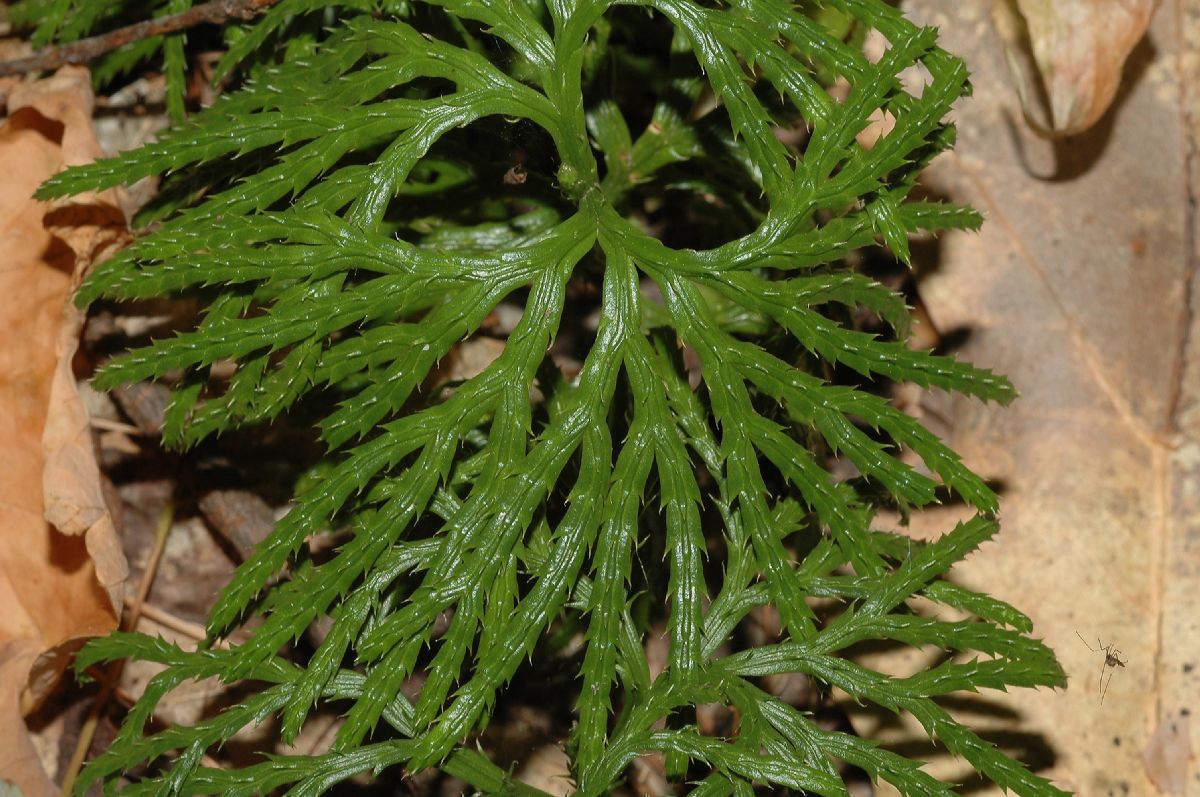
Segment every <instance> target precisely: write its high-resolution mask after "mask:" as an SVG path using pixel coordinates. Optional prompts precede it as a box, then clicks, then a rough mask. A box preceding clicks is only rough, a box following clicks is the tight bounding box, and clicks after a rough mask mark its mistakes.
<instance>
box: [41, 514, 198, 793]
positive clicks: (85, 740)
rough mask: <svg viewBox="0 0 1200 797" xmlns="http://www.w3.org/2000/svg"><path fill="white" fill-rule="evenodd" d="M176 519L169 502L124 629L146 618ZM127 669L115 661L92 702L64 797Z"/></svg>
mask: <svg viewBox="0 0 1200 797" xmlns="http://www.w3.org/2000/svg"><path fill="white" fill-rule="evenodd" d="M174 517H175V507H174V506H173V505H172V504H170V503H168V504H167V505H166V506H165V507H163V511H162V514H161V515H159V517H158V526H157V527H156V528H155V529H154V548H153V549H152V550H151V551H150V558H149V560H147V562H146V567H145V569H143V570H142V580H141V583H139V584H138V591H137V597H136V598H134V600H133V605H132V606H130V608H129V613H128V614H126V615H125V618H124V619H123V621H122V622H121V626H122V627H124V628H127V629H134V628H137V623H138V619H139V618H140V617H141V615H142V605H143V604H144V603H145V602H146V596H147V595H149V594H150V587H151V585H152V584H153V583H154V574H155V573H156V572H157V571H158V563H159V561H160V560H161V559H162V554H163V549H164V548H166V547H167V532H169V531H170V530H171V521H172V520H173V519H174ZM124 667H125V661H124V659H122V660H120V661H114V662H113V663H112V664H111V665H109V667H108V671H107V672H105V674H104V678H103V680H102V681H101V683H100V693H99V694H97V695H96V699H95V700H94V701H92V708H91V710H90V711H88V715H87V719H85V720H84V721H83V727H81V728H80V729H79V741H78V742H77V743H76V744H75V752H74V753H73V754H72V755H71V761H70V763H69V764H67V773H66V775H65V776H64V777H63V782H62V788H61V789H60V790H59V794H61V795H62V797H71V792H72V791H74V790H75V779H76V778H78V777H79V770H80V769H82V768H83V759H84V758H86V757H87V754H88V750H90V749H91V747H92V739H93V738H95V736H96V727H97V726H98V725H99V724H100V714H101V712H103V711H104V706H105V705H106V704H107V703H108V699H109V698H110V697H112V693H113V689H115V688H116V686H117V681H118V680H120V678H121V670H122V669H124Z"/></svg>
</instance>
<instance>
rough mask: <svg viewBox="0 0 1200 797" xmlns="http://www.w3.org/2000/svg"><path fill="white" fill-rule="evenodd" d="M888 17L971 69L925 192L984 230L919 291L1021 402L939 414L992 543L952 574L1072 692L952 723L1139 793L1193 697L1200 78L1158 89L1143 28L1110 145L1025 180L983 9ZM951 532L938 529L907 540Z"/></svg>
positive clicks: (940, 324)
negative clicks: (1151, 747) (1137, 74)
mask: <svg viewBox="0 0 1200 797" xmlns="http://www.w3.org/2000/svg"><path fill="white" fill-rule="evenodd" d="M905 7H906V9H907V10H909V11H910V12H912V13H914V14H916V15H917V16H918V18H919V20H920V21H921V22H924V23H926V24H934V25H938V26H939V27H940V28H941V31H942V34H943V36H944V43H945V46H947V47H948V48H949V49H951V50H952V51H954V52H957V53H961V54H963V55H965V56H966V57H967V60H968V65H969V67H970V69H971V72H972V82H973V83H974V85H975V89H976V90H975V98H974V99H973V100H972V101H971V102H969V103H965V104H964V105H963V106H962V107H961V109H960V110H959V111H958V112H957V113H956V116H957V118H956V122H957V124H958V129H959V145H958V149H957V151H956V154H955V155H953V156H950V157H946V158H942V159H940V160H939V161H937V162H936V163H935V164H934V167H933V171H932V172H931V174H930V175H929V183H930V185H931V186H932V188H933V189H934V190H935V191H936V192H940V193H944V194H946V195H948V196H949V197H950V198H951V199H953V200H955V201H960V202H967V203H970V204H973V205H975V206H976V207H977V208H979V209H980V210H981V211H983V213H984V214H985V216H986V217H987V222H986V223H985V225H984V228H983V230H982V232H981V233H980V234H978V235H974V234H962V235H948V236H945V237H943V238H942V239H941V240H940V241H939V242H938V243H939V250H940V251H938V253H937V254H936V256H935V257H931V258H930V260H929V262H927V263H924V264H922V266H923V267H925V268H927V269H929V270H930V271H929V273H928V274H927V275H926V276H924V278H923V279H922V280H921V283H920V291H921V295H922V298H923V299H924V302H925V306H926V308H927V309H928V312H929V315H930V318H931V319H932V322H933V324H934V325H935V326H936V327H937V328H938V329H940V330H942V331H943V332H949V331H954V330H960V329H965V330H967V331H968V332H969V334H968V336H967V342H966V344H965V345H964V346H963V347H962V348H961V350H960V351H959V353H961V354H962V355H963V356H965V357H966V358H968V359H971V360H973V361H975V362H977V363H979V364H981V365H984V366H988V367H991V368H995V369H997V370H999V371H1001V372H1004V373H1006V374H1008V375H1009V376H1010V377H1011V378H1012V380H1013V382H1014V384H1015V385H1016V387H1017V389H1018V390H1019V391H1020V392H1021V396H1020V398H1019V399H1018V400H1017V401H1016V402H1015V403H1014V404H1013V405H1012V406H1011V407H1008V408H1001V407H994V406H984V405H981V404H979V403H978V402H974V401H971V400H968V399H964V398H955V399H953V400H946V401H945V402H944V404H945V405H944V406H941V407H939V408H937V409H939V410H940V411H942V414H943V415H945V416H947V417H948V418H949V419H950V421H951V427H952V431H951V433H950V436H949V443H950V444H951V445H952V447H954V448H955V449H956V450H958V451H959V452H961V453H962V454H963V457H964V459H965V460H966V462H967V463H968V464H970V465H972V466H973V467H974V468H975V469H976V470H978V471H980V472H981V473H982V474H983V475H984V476H986V477H988V478H990V479H994V480H996V481H997V482H998V483H999V484H1000V485H1001V529H1002V530H1001V533H1000V535H999V537H998V538H997V544H993V545H988V546H985V547H984V549H983V550H981V551H979V552H978V553H977V554H975V555H973V556H972V557H970V558H969V559H968V560H967V561H966V562H964V563H962V564H961V565H959V566H956V567H955V569H954V571H953V574H954V577H955V578H956V579H958V580H959V581H961V582H962V583H965V584H966V585H968V586H970V587H972V588H975V589H979V590H984V591H987V592H990V593H993V594H995V595H996V596H997V597H1000V598H1002V599H1004V600H1007V601H1009V602H1011V603H1013V604H1014V605H1016V606H1017V607H1018V608H1020V609H1022V610H1024V611H1025V612H1027V613H1028V614H1029V615H1030V616H1031V617H1032V619H1033V621H1034V635H1035V636H1038V637H1041V638H1044V639H1045V640H1046V642H1047V643H1048V644H1049V645H1050V646H1051V647H1052V648H1053V649H1054V650H1055V651H1056V652H1057V653H1058V655H1059V659H1060V661H1061V662H1062V664H1063V666H1064V669H1065V670H1066V672H1067V676H1068V678H1069V684H1068V687H1067V689H1066V690H1059V691H1051V690H1045V689H1042V690H1025V689H1021V690H1014V691H1013V692H1012V693H1011V694H996V693H994V692H991V693H985V695H983V696H980V697H974V696H972V697H970V698H969V699H968V698H963V699H956V700H955V701H954V703H953V704H952V705H951V711H952V713H955V714H957V715H959V716H963V717H965V718H966V719H967V720H968V721H969V722H970V723H971V725H972V726H973V727H976V728H980V729H982V731H983V735H984V736H985V737H986V738H990V739H993V740H995V741H997V742H998V743H999V744H1000V746H1001V747H1002V748H1004V749H1006V750H1007V751H1008V752H1009V753H1010V754H1012V755H1015V756H1017V757H1019V758H1021V759H1023V760H1025V761H1027V762H1029V763H1030V764H1032V765H1033V766H1034V768H1035V769H1037V770H1038V771H1040V773H1041V774H1043V775H1044V776H1047V777H1049V778H1051V779H1052V780H1053V781H1054V782H1055V783H1056V784H1057V785H1059V786H1060V787H1062V788H1066V789H1070V790H1075V791H1077V793H1079V794H1081V795H1103V794H1125V795H1130V797H1144V796H1145V797H1149V795H1155V794H1158V793H1159V792H1158V790H1157V788H1156V787H1155V785H1154V783H1153V782H1152V781H1151V780H1150V779H1149V777H1148V775H1147V772H1146V769H1145V766H1144V764H1143V760H1142V752H1143V751H1144V750H1145V749H1146V747H1147V745H1148V743H1149V741H1150V738H1151V735H1152V734H1153V733H1154V731H1155V728H1157V727H1158V726H1159V725H1160V723H1161V722H1162V720H1163V718H1164V716H1165V715H1164V712H1166V711H1167V710H1168V709H1170V710H1172V711H1173V710H1177V709H1180V708H1183V707H1186V706H1189V705H1190V706H1191V707H1192V710H1195V708H1196V706H1195V702H1194V701H1195V700H1196V698H1197V696H1200V614H1198V613H1197V612H1196V611H1195V595H1196V593H1197V587H1198V586H1200V479H1198V478H1197V477H1198V476H1200V368H1197V366H1200V323H1198V322H1197V319H1198V318H1200V315H1198V314H1197V312H1196V308H1195V305H1192V307H1191V308H1189V302H1195V301H1196V293H1195V291H1196V288H1197V287H1198V286H1195V285H1193V282H1192V281H1193V280H1194V279H1195V268H1194V265H1193V263H1194V260H1193V258H1194V257H1195V256H1196V249H1195V240H1194V238H1193V233H1192V230H1194V229H1195V223H1194V221H1193V219H1191V218H1189V214H1190V213H1191V212H1192V211H1191V210H1190V209H1189V207H1190V205H1189V198H1190V197H1192V196H1196V187H1197V185H1200V183H1198V182H1197V181H1196V180H1195V176H1194V175H1193V178H1192V179H1193V182H1192V183H1191V184H1190V185H1189V175H1188V168H1187V166H1186V165H1185V163H1184V161H1183V155H1184V153H1185V152H1187V151H1189V150H1191V151H1194V147H1195V144H1194V143H1189V138H1188V131H1187V130H1186V129H1185V127H1184V125H1183V124H1182V121H1183V119H1184V115H1183V113H1181V110H1182V109H1181V105H1180V89H1181V84H1183V86H1185V87H1186V85H1187V83H1188V80H1192V79H1194V78H1195V75H1191V76H1188V80H1181V76H1180V75H1179V73H1178V72H1177V71H1176V70H1177V69H1178V68H1179V67H1180V65H1181V64H1184V63H1188V62H1191V63H1194V61H1195V59H1194V55H1195V52H1194V50H1192V51H1189V52H1185V53H1180V52H1179V47H1180V46H1181V39H1180V37H1178V36H1177V31H1176V30H1175V29H1174V26H1173V24H1172V23H1173V22H1174V21H1175V19H1176V16H1175V14H1174V13H1164V14H1162V15H1160V16H1159V17H1158V18H1157V19H1156V21H1155V24H1154V25H1153V26H1152V27H1151V29H1150V34H1149V35H1150V47H1149V48H1147V50H1148V51H1153V52H1156V53H1157V57H1156V60H1155V61H1154V62H1152V63H1149V64H1146V65H1145V68H1144V69H1143V70H1142V75H1143V77H1142V79H1141V80H1140V81H1138V82H1135V83H1133V84H1132V85H1130V86H1128V87H1127V88H1128V90H1127V91H1123V92H1122V94H1123V95H1124V99H1123V105H1122V108H1121V113H1120V115H1119V116H1117V117H1115V119H1114V125H1113V127H1112V129H1111V130H1110V131H1105V132H1104V133H1103V134H1101V133H1100V131H1096V132H1095V133H1094V134H1089V135H1084V136H1082V137H1080V138H1079V139H1077V140H1076V141H1074V142H1072V145H1071V146H1072V152H1071V153H1070V155H1071V157H1072V158H1074V159H1075V163H1076V166H1077V168H1076V169H1075V170H1074V171H1073V172H1072V173H1071V175H1070V176H1069V177H1065V178H1063V179H1058V180H1054V181H1044V180H1039V179H1037V178H1035V177H1033V176H1031V175H1030V174H1029V173H1028V171H1027V170H1026V163H1025V160H1024V154H1023V147H1022V146H1021V145H1019V144H1018V143H1016V142H1014V141H1013V140H1012V139H1010V138H1009V137H1007V136H1003V135H996V132H995V131H997V130H1000V129H1003V127H1004V120H1005V114H1006V110H1005V107H1004V105H1005V102H1004V97H1005V94H1006V92H1007V85H1006V83H1007V79H1008V78H1007V74H1006V72H1007V69H1006V66H1005V64H1004V63H1003V59H1002V56H1001V54H1000V53H999V52H998V51H997V50H996V48H995V47H993V46H991V44H992V41H991V32H990V30H989V23H988V20H987V16H986V15H987V12H986V10H985V9H982V8H981V7H980V6H979V5H978V4H974V3H962V4H953V5H951V4H946V3H942V2H939V1H938V0H910V1H909V2H907V3H906V4H905ZM1164 11H1166V9H1164ZM1171 11H1172V12H1175V11H1176V9H1171ZM1190 41H1191V42H1196V41H1198V40H1197V39H1196V38H1194V37H1193V38H1192V39H1191V40H1190ZM1187 46H1190V47H1194V46H1195V45H1194V44H1189V45H1187ZM1189 53H1190V57H1189ZM1180 56H1184V57H1180ZM1189 107H1193V106H1189ZM1193 141H1194V140H1193ZM1037 143H1039V142H1032V144H1037ZM1040 143H1042V144H1045V142H1040ZM1032 144H1031V141H1025V142H1024V147H1028V146H1031V145H1032ZM954 519H955V518H954V517H953V516H950V513H948V512H943V513H942V516H941V517H938V516H937V514H936V513H934V514H931V515H928V516H926V517H925V518H923V519H922V520H921V521H918V523H919V524H921V523H923V524H925V525H924V527H921V526H920V525H918V526H916V527H914V532H915V533H920V534H933V533H937V532H941V531H944V530H945V529H947V528H949V527H950V526H951V525H952V523H953V521H954ZM1077 632H1078V634H1080V635H1082V636H1083V637H1084V638H1085V639H1086V640H1087V642H1086V643H1085V642H1083V641H1081V640H1080V639H1079V637H1078V636H1076V634H1077ZM1097 638H1099V640H1100V641H1101V642H1102V643H1103V644H1105V645H1108V644H1112V645H1114V646H1115V648H1119V649H1120V650H1121V651H1122V659H1123V660H1124V661H1126V662H1127V667H1125V668H1118V669H1116V670H1115V672H1114V671H1113V670H1111V669H1109V670H1108V671H1107V672H1105V678H1107V677H1108V674H1109V673H1112V675H1113V678H1112V682H1111V685H1110V686H1109V687H1108V692H1107V695H1106V696H1105V698H1104V702H1103V704H1102V703H1101V701H1100V690H1101V683H1100V676H1101V673H1102V672H1104V669H1103V664H1104V658H1105V656H1104V653H1102V652H1096V651H1095V650H1094V648H1096V647H1097ZM1089 646H1090V647H1091V648H1093V649H1089ZM881 666H882V665H881ZM894 666H895V667H896V668H897V669H900V668H902V667H904V666H908V664H906V663H895V664H894ZM848 710H849V711H851V712H852V714H853V719H854V722H855V725H856V727H857V728H859V730H860V731H861V732H864V733H866V734H868V735H876V734H877V735H878V736H880V737H881V738H885V739H887V740H889V741H901V740H905V739H913V738H920V736H921V731H920V729H919V728H912V727H908V726H907V725H906V723H907V721H908V720H907V719H906V718H901V720H899V721H898V722H892V723H891V724H888V722H889V720H887V719H886V718H881V717H876V716H869V715H866V714H864V713H862V712H861V711H860V710H859V709H857V707H855V706H853V705H850V706H848ZM928 756H929V757H930V758H932V759H934V761H933V763H932V764H931V765H930V766H929V768H928V769H929V771H930V772H932V773H934V774H936V775H937V776H938V777H943V778H947V779H952V780H953V779H959V780H961V779H962V778H963V777H965V776H968V775H967V774H966V773H967V772H969V770H966V769H965V768H964V767H963V764H962V762H961V761H959V762H955V761H952V760H950V758H949V757H948V756H945V755H944V752H942V753H939V752H938V751H937V750H935V749H930V750H929V751H928ZM1192 756H1193V763H1192V771H1191V772H1190V773H1189V774H1188V776H1187V777H1188V778H1189V780H1188V786H1189V787H1191V789H1193V790H1194V789H1195V788H1196V786H1197V781H1196V776H1197V773H1196V771H1195V768H1196V765H1195V763H1194V750H1193V751H1192ZM879 793H880V794H888V793H892V792H887V791H886V790H883V789H881V790H880V792H879ZM973 793H979V792H973ZM983 793H986V794H999V793H1000V792H999V790H998V789H994V790H992V791H985V792H983ZM1188 793H1192V792H1188Z"/></svg>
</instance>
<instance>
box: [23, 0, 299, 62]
mask: <svg viewBox="0 0 1200 797" xmlns="http://www.w3.org/2000/svg"><path fill="white" fill-rule="evenodd" d="M276 2H278V0H209V2H207V3H201V4H200V5H198V6H194V7H192V8H189V9H188V10H187V11H181V12H180V13H178V14H171V15H170V16H166V17H158V18H156V19H148V20H145V21H144V22H137V23H134V24H133V25H129V26H127V27H124V28H118V29H117V30H114V31H110V32H109V33H103V34H101V35H99V36H92V37H91V38H88V39H80V40H79V41H77V42H71V43H70V44H62V45H58V46H55V47H47V48H45V49H43V50H38V51H37V52H36V53H33V54H32V55H27V56H25V57H24V58H14V59H12V60H11V61H0V77H3V76H5V75H23V74H25V73H27V72H40V71H42V70H47V69H58V68H59V67H60V66H63V65H64V64H86V63H87V62H88V61H91V60H92V59H93V58H98V57H99V56H101V55H104V54H105V53H107V52H109V51H110V50H115V49H117V48H118V47H121V46H124V45H126V44H129V43H130V42H135V41H140V40H142V39H149V38H151V37H152V36H163V35H166V34H168V33H176V32H178V31H181V30H186V29H188V28H194V27H195V26H197V25H203V24H205V23H210V24H213V25H220V24H221V23H223V22H225V21H226V20H229V19H250V18H251V17H253V16H255V15H257V14H259V13H261V12H263V11H265V10H266V9H267V8H268V7H269V6H272V5H274V4H275V3H276Z"/></svg>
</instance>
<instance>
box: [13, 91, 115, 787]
mask: <svg viewBox="0 0 1200 797" xmlns="http://www.w3.org/2000/svg"><path fill="white" fill-rule="evenodd" d="M8 102H9V112H10V117H9V119H8V121H7V122H6V123H5V124H4V126H3V127H2V128H0V163H3V164H4V171H5V180H4V182H3V183H2V184H0V251H3V252H4V253H5V260H4V266H3V267H2V268H0V440H3V441H4V444H5V447H6V456H5V457H4V458H3V460H2V464H0V602H2V603H0V605H3V606H4V607H5V611H3V612H0V778H4V779H7V780H10V781H12V782H13V783H16V784H17V785H18V786H20V787H21V789H22V790H23V791H24V793H25V794H26V795H27V796H28V797H36V796H37V795H42V794H51V793H53V792H54V789H53V785H52V783H51V782H50V779H49V778H48V777H47V775H46V774H45V772H43V770H42V768H41V765H40V763H39V761H38V758H37V754H36V751H35V749H34V747H33V744H32V742H31V739H30V737H29V734H28V731H27V730H26V728H25V725H24V722H23V720H22V715H23V714H24V713H28V712H29V711H31V710H32V709H33V708H35V707H36V706H37V704H38V703H39V702H40V701H41V700H42V699H43V698H44V697H45V695H46V694H47V693H48V691H49V690H50V689H51V688H52V687H53V685H54V683H55V682H56V680H57V679H58V676H59V675H60V673H61V672H62V668H63V667H64V666H65V664H66V661H67V659H68V657H69V655H70V654H71V652H73V651H74V650H75V649H76V648H77V647H78V645H79V644H80V643H81V642H82V641H83V640H85V639H87V638H88V637H91V636H95V635H97V634H102V633H106V632H107V631H110V630H112V629H113V628H114V627H115V625H116V619H117V615H118V613H119V608H118V607H119V606H120V586H121V582H122V581H123V580H124V574H125V560H124V557H123V556H122V555H121V551H120V544H119V541H118V540H117V538H116V534H115V531H114V529H113V527H112V521H111V519H110V518H109V517H108V513H107V510H106V509H105V508H104V503H103V499H102V498H101V497H100V493H99V471H98V469H97V468H96V465H95V459H94V454H93V451H92V447H91V439H90V436H89V435H88V433H87V419H86V414H85V413H84V412H83V410H82V404H81V403H79V398H78V394H77V393H76V392H75V379H74V376H73V375H71V373H70V361H71V357H72V355H73V354H74V347H75V340H76V339H77V335H78V329H79V325H80V324H81V318H80V316H79V315H78V313H76V312H75V311H74V310H73V309H70V310H68V309H67V308H68V307H69V305H68V302H69V295H70V292H71V289H72V286H73V285H74V284H76V283H77V282H78V280H79V279H80V276H81V270H82V269H83V268H86V267H87V266H89V265H90V264H91V263H92V262H93V260H94V259H95V257H97V256H99V255H100V254H101V253H103V252H104V251H105V250H106V249H108V248H109V247H111V246H112V245H113V244H114V243H116V241H117V239H118V238H119V237H120V234H121V233H120V232H119V230H121V229H123V220H122V217H121V214H120V211H119V210H117V209H116V205H115V204H114V203H112V202H111V201H110V202H107V203H106V202H105V201H103V200H101V199H98V198H83V199H76V200H73V201H72V202H71V203H64V204H62V205H61V206H59V207H57V208H51V207H48V206H47V205H45V204H43V203H40V202H35V201H34V200H33V199H32V194H33V191H34V189H36V188H37V186H38V185H39V184H40V183H41V182H42V181H44V180H45V179H46V178H48V177H49V176H51V175H52V174H54V173H55V172H57V171H59V170H60V169H62V168H63V167H64V166H65V165H69V164H75V163H84V162H87V161H88V160H91V159H92V158H93V157H94V156H95V154H96V153H97V152H98V150H97V148H96V144H95V139H94V136H93V134H92V132H91V121H90V119H91V108H92V94H91V87H90V79H89V76H88V74H87V71H86V70H83V69H79V68H67V69H64V70H62V71H60V72H59V73H58V74H57V75H56V76H55V77H53V78H50V79H48V80H44V81H38V82H36V83H30V84H21V85H20V86H18V87H16V88H15V89H14V90H13V91H12V93H11V94H10V96H9V99H8ZM51 227H53V230H52V229H50V228H51ZM43 433H45V435H46V438H47V441H46V442H48V443H49V446H48V447H47V448H45V449H43ZM43 471H45V477H46V479H47V483H48V486H49V487H50V488H51V489H50V490H49V492H45V491H44V482H43ZM47 513H48V514H49V515H50V516H52V517H53V519H54V521H55V522H56V523H60V524H61V525H60V526H59V528H57V529H56V528H54V527H53V526H52V525H51V524H50V523H49V522H48V521H47V520H46V519H45V518H46V516H47Z"/></svg>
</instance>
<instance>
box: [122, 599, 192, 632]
mask: <svg viewBox="0 0 1200 797" xmlns="http://www.w3.org/2000/svg"><path fill="white" fill-rule="evenodd" d="M125 606H126V608H129V609H132V608H133V606H134V599H133V598H126V599H125ZM142 617H144V618H146V619H147V620H150V621H151V622H155V623H158V624H159V625H161V626H162V627H163V628H166V629H168V630H171V631H174V632H175V633H177V634H181V635H183V636H185V637H188V638H189V639H191V640H193V641H195V642H199V641H201V640H203V639H204V635H205V631H204V626H202V625H200V624H199V623H193V622H189V621H187V620H184V619H183V618H182V617H176V616H175V615H173V614H171V613H170V612H168V611H165V610H163V609H160V608H158V607H157V606H155V605H154V604H153V603H143V604H142Z"/></svg>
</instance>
